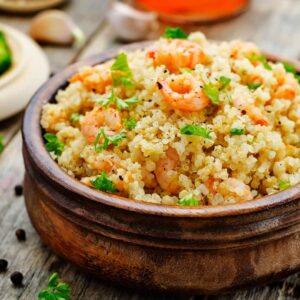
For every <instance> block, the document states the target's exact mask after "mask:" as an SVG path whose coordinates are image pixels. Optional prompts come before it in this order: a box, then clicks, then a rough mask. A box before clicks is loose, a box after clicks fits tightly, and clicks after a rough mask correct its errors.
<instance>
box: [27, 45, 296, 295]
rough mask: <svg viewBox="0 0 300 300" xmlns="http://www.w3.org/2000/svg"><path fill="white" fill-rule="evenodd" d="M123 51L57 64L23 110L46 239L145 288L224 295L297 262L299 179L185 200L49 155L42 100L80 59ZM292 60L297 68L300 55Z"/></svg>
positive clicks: (30, 173)
mask: <svg viewBox="0 0 300 300" xmlns="http://www.w3.org/2000/svg"><path fill="white" fill-rule="evenodd" d="M148 44H149V43H137V44H132V45H130V46H126V47H123V48H122V49H125V50H126V51H130V50H134V49H138V48H144V47H145V46H146V45H148ZM119 50H120V48H119V49H116V50H115V51H107V52H104V53H102V54H101V55H97V56H94V57H92V58H89V59H86V60H84V61H82V62H79V63H77V64H74V65H72V66H69V67H67V68H66V69H64V70H63V71H61V72H59V73H58V74H56V75H55V76H54V77H52V78H51V79H50V80H48V82H47V83H46V84H44V85H43V86H42V87H41V88H40V90H39V91H38V92H37V93H36V94H35V96H34V97H33V98H32V100H31V102H30V104H29V106H28V108H27V110H26V113H25V117H24V123H23V129H22V130H23V141H24V144H23V154H24V161H25V169H26V175H25V186H24V187H25V201H26V206H27V210H28V214H29V216H30V218H31V221H32V223H33V225H34V227H35V229H36V230H37V232H38V233H39V235H40V236H41V238H42V239H43V240H44V241H45V242H46V243H47V244H48V245H49V247H50V248H51V249H53V250H54V251H55V252H56V253H57V254H58V255H60V256H62V257H64V258H65V259H66V260H68V261H70V262H72V263H73V264H75V265H77V266H79V267H81V268H82V269H84V270H86V271H88V272H90V273H93V274H95V275H96V276H99V277H101V278H105V279H108V280H110V281H113V282H117V283H119V284H121V285H125V286H131V287H134V288H139V289H152V290H157V291H167V292H184V293H189V294H217V293H220V292H225V291H233V290H235V289H237V288H240V287H245V286H250V285H254V284H263V283H266V282H268V281H272V280H278V279H280V278H282V277H284V276H286V275H288V274H290V273H292V272H295V271H297V270H299V269H300V255H299V253H300V186H299V185H296V186H293V187H291V188H289V189H287V190H285V191H282V192H279V193H276V194H273V195H270V196H266V197H263V198H261V199H258V200H254V201H251V202H245V203H241V204H235V205H228V206H216V207H197V208H182V207H176V206H163V205H155V204H149V203H143V202H137V201H134V200H130V199H126V198H122V197H118V196H115V195H111V194H107V193H103V192H99V191H96V190H94V189H91V188H89V187H87V186H85V185H83V184H81V183H80V182H79V181H78V180H76V179H74V178H72V177H70V176H68V175H67V174H66V173H65V172H64V171H63V170H62V169H61V168H60V167H59V166H58V165H57V164H56V162H55V161H53V160H52V159H51V157H50V156H49V154H48V153H47V151H46V149H45V147H44V142H43V139H42V128H41V126H40V117H41V110H42V107H43V105H44V104H45V103H47V102H49V101H53V99H54V96H55V94H56V93H57V91H58V90H59V89H61V88H64V87H65V86H66V85H67V80H68V78H70V77H71V76H72V75H73V74H74V73H76V72H77V70H78V67H80V66H82V65H86V64H90V65H94V64H97V63H102V62H104V61H106V60H108V59H111V58H114V57H115V56H116V54H117V53H118V51H119ZM267 57H268V59H270V60H273V61H279V60H280V61H282V60H284V61H288V60H286V59H282V58H280V57H275V56H272V55H268V56H267ZM289 62H290V63H292V64H293V65H294V66H296V68H297V69H298V71H300V65H299V63H297V62H293V61H289Z"/></svg>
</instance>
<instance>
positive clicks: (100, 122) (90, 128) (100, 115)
mask: <svg viewBox="0 0 300 300" xmlns="http://www.w3.org/2000/svg"><path fill="white" fill-rule="evenodd" d="M80 125H81V133H82V134H83V136H84V137H85V139H86V140H87V142H88V143H89V144H92V143H93V142H94V141H95V139H96V137H97V134H98V132H99V128H100V127H104V129H106V130H105V133H106V134H107V135H113V134H115V133H116V132H119V131H120V129H121V128H122V120H121V116H120V112H119V111H117V110H115V109H113V108H107V109H99V108H95V109H93V110H92V111H89V112H87V113H86V114H85V116H84V118H83V119H82V120H81V121H80Z"/></svg>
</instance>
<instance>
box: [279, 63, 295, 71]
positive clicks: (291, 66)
mask: <svg viewBox="0 0 300 300" xmlns="http://www.w3.org/2000/svg"><path fill="white" fill-rule="evenodd" d="M282 64H283V67H284V69H285V71H286V72H288V73H292V74H296V73H297V71H296V68H295V67H294V66H293V65H291V64H289V63H287V62H283V63H282Z"/></svg>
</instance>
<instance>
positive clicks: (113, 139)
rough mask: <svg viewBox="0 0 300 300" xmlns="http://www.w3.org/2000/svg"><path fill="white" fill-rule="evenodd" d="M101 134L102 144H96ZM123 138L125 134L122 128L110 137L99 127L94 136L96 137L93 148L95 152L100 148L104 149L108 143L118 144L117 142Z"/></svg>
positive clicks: (100, 149) (99, 150)
mask: <svg viewBox="0 0 300 300" xmlns="http://www.w3.org/2000/svg"><path fill="white" fill-rule="evenodd" d="M101 136H102V137H103V142H102V144H98V143H99V140H100V138H101ZM125 138H126V134H125V131H124V130H122V131H121V132H119V133H117V134H115V135H113V136H111V137H108V136H107V135H106V134H105V132H104V129H103V128H100V129H99V132H98V134H97V136H96V139H95V141H94V147H95V150H96V151H97V152H101V151H102V150H106V149H107V148H108V147H109V145H113V146H118V145H119V143H120V142H121V141H122V140H123V139H125Z"/></svg>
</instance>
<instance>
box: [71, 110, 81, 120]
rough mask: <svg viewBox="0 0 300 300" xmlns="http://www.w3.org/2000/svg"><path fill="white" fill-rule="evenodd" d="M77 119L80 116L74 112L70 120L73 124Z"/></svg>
mask: <svg viewBox="0 0 300 300" xmlns="http://www.w3.org/2000/svg"><path fill="white" fill-rule="evenodd" d="M79 118H80V114H79V113H78V112H76V113H73V114H72V115H71V117H70V120H71V121H73V122H78V121H79Z"/></svg>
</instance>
